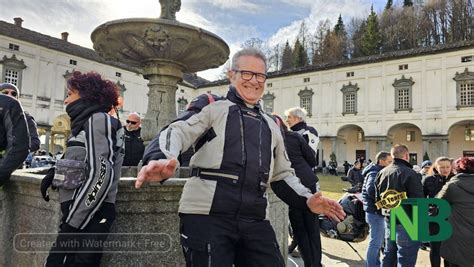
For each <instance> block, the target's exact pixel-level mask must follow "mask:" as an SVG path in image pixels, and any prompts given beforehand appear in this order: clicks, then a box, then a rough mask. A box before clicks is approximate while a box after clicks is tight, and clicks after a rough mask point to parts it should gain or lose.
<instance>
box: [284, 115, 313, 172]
mask: <svg viewBox="0 0 474 267" xmlns="http://www.w3.org/2000/svg"><path fill="white" fill-rule="evenodd" d="M306 115H307V112H306V110H304V109H303V108H300V107H295V108H290V109H288V110H286V111H285V116H286V122H287V123H288V126H290V128H291V130H292V131H293V132H297V133H299V134H301V135H302V136H303V137H304V139H305V140H306V142H307V143H308V145H309V146H310V147H311V148H312V149H313V150H314V153H315V157H316V166H317V165H318V164H319V161H318V145H319V135H318V131H316V129H315V128H314V127H311V126H309V125H308V124H306V122H305V119H306Z"/></svg>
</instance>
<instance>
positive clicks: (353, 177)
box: [347, 160, 364, 186]
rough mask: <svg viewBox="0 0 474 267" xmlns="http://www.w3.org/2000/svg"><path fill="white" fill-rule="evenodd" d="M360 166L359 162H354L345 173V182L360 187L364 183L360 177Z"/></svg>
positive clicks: (362, 177)
mask: <svg viewBox="0 0 474 267" xmlns="http://www.w3.org/2000/svg"><path fill="white" fill-rule="evenodd" d="M361 166H362V164H361V163H360V161H359V160H356V161H355V162H354V166H352V168H350V169H349V171H348V172H347V180H348V181H349V182H350V183H351V184H352V186H356V185H362V183H363V182H364V176H362V170H361Z"/></svg>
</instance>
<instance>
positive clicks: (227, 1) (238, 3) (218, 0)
mask: <svg viewBox="0 0 474 267" xmlns="http://www.w3.org/2000/svg"><path fill="white" fill-rule="evenodd" d="M189 2H192V3H195V4H199V5H202V4H203V3H208V4H211V5H213V6H215V7H218V8H221V9H230V10H245V11H247V12H248V11H250V12H257V11H260V6H259V5H257V4H255V3H252V1H248V0H190V1H189Z"/></svg>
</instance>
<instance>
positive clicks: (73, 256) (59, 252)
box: [45, 203, 115, 267]
mask: <svg viewBox="0 0 474 267" xmlns="http://www.w3.org/2000/svg"><path fill="white" fill-rule="evenodd" d="M63 204H64V203H63ZM63 204H62V205H61V210H62V211H63V218H62V223H61V225H60V227H59V228H60V230H59V233H58V237H57V238H56V243H55V245H54V246H53V247H52V248H51V250H50V252H49V255H48V258H47V259H46V265H45V266H46V267H56V266H87V267H89V266H91V267H95V266H97V267H98V266H100V260H101V259H102V253H97V252H101V251H102V250H103V248H102V247H101V246H96V245H92V244H94V243H95V244H97V242H100V243H103V242H104V241H105V240H106V239H107V235H96V234H94V233H101V234H108V233H109V231H110V227H111V226H112V223H113V222H114V220H115V205H114V204H111V203H104V204H103V205H102V207H101V208H100V209H99V210H98V211H97V212H96V213H95V214H94V217H92V219H91V220H90V221H89V223H88V224H87V226H86V228H84V229H83V230H78V229H75V228H73V227H71V226H69V225H67V224H66V223H64V221H65V220H66V217H67V215H68V210H69V208H68V207H69V205H63ZM65 206H67V207H65ZM89 234H90V235H89ZM91 252H93V253H91Z"/></svg>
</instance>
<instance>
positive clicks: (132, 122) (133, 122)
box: [126, 120, 138, 125]
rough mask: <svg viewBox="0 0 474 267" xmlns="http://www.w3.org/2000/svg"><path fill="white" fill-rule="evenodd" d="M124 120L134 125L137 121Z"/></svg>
mask: <svg viewBox="0 0 474 267" xmlns="http://www.w3.org/2000/svg"><path fill="white" fill-rule="evenodd" d="M126 122H127V123H130V124H132V125H135V124H137V123H138V121H129V120H126Z"/></svg>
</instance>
